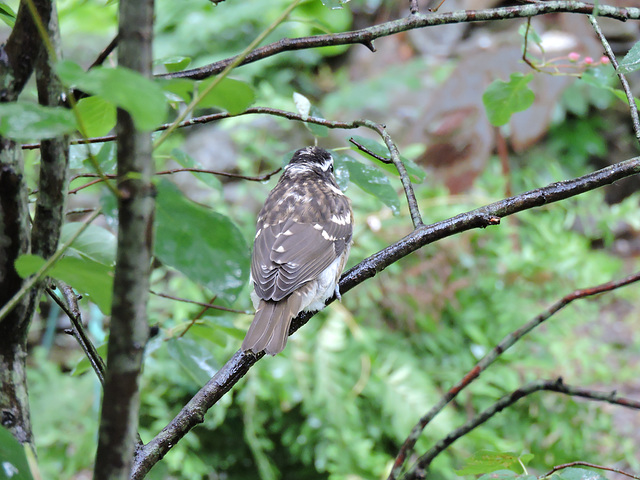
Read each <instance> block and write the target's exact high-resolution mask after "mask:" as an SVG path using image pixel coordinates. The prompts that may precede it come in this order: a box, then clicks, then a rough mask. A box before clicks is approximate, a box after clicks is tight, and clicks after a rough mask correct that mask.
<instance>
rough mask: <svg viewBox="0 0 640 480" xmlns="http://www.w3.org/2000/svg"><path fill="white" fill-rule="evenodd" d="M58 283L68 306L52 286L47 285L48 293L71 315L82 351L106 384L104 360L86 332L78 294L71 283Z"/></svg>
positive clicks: (72, 330) (101, 381)
mask: <svg viewBox="0 0 640 480" xmlns="http://www.w3.org/2000/svg"><path fill="white" fill-rule="evenodd" d="M56 284H57V286H58V288H59V290H60V291H61V292H62V293H63V295H64V297H65V299H66V300H67V303H68V305H69V306H67V305H66V304H65V303H64V302H63V301H62V300H61V299H60V298H59V297H58V295H56V293H55V292H54V291H53V289H51V287H46V288H45V290H46V292H47V294H48V295H49V296H50V297H51V298H52V299H53V301H54V302H56V303H57V304H58V306H59V307H60V308H61V309H62V311H63V312H64V313H65V314H66V315H67V317H69V320H71V325H72V326H73V328H72V329H71V332H70V333H71V334H72V335H73V336H74V337H75V339H76V340H77V341H78V344H79V345H80V348H82V351H83V352H84V354H85V355H86V356H87V359H88V360H89V363H90V364H91V368H93V371H94V372H96V376H97V377H98V380H100V383H101V384H102V385H104V371H105V364H104V360H102V357H100V354H98V351H97V350H96V347H94V345H93V343H91V340H90V339H89V336H88V335H87V332H85V330H84V326H83V325H82V317H81V314H80V309H79V308H78V296H77V295H76V294H75V292H74V291H73V289H72V288H71V287H70V286H69V285H67V284H65V283H63V282H60V281H57V282H56Z"/></svg>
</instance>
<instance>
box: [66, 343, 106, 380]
mask: <svg viewBox="0 0 640 480" xmlns="http://www.w3.org/2000/svg"><path fill="white" fill-rule="evenodd" d="M107 346H108V345H107V344H106V343H103V344H102V345H100V346H99V347H96V351H97V352H98V355H100V357H102V358H103V359H104V358H107ZM90 368H92V367H91V363H90V362H89V359H88V358H87V357H86V355H85V356H84V357H82V358H81V359H80V361H79V362H78V363H76V366H75V367H73V370H71V375H72V376H74V377H77V376H79V375H82V374H83V373H84V372H86V371H87V370H89V369H90Z"/></svg>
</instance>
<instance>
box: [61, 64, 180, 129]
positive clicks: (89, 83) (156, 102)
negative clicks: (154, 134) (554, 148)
mask: <svg viewBox="0 0 640 480" xmlns="http://www.w3.org/2000/svg"><path fill="white" fill-rule="evenodd" d="M56 71H57V73H58V75H59V76H60V79H61V80H62V81H63V82H64V83H66V84H67V85H69V86H75V87H77V88H79V89H81V90H83V91H85V92H88V93H91V94H93V95H100V96H101V97H102V98H103V99H105V100H107V101H109V102H111V103H113V104H114V105H115V106H116V107H120V108H122V109H124V110H126V111H127V112H129V114H130V115H131V116H132V117H133V122H134V124H135V126H136V128H138V129H140V130H142V131H151V130H153V129H154V128H155V127H157V126H158V125H160V124H161V123H162V122H163V121H164V119H165V118H166V116H167V99H166V98H165V96H164V92H163V91H162V88H160V86H159V85H158V84H157V83H156V82H154V81H153V80H150V79H148V78H146V77H144V76H142V75H141V74H139V73H138V72H134V71H133V70H130V69H128V68H124V67H116V68H105V67H96V68H93V69H91V70H89V71H88V72H85V71H84V70H83V69H82V68H81V67H80V66H79V65H77V64H75V63H73V62H70V61H62V62H60V63H58V65H57V66H56Z"/></svg>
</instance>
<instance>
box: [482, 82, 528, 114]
mask: <svg viewBox="0 0 640 480" xmlns="http://www.w3.org/2000/svg"><path fill="white" fill-rule="evenodd" d="M532 79H533V74H532V73H529V74H527V75H523V74H522V73H512V74H511V77H510V80H509V81H508V82H503V81H502V80H495V81H493V82H492V83H491V85H489V87H488V88H487V90H486V91H485V92H484V94H483V95H482V103H484V108H485V109H486V110H487V116H488V117H489V121H490V122H491V124H492V125H494V126H500V125H504V124H506V123H508V122H509V119H510V118H511V115H513V114H514V113H516V112H521V111H523V110H526V109H527V108H529V107H530V106H531V105H533V101H534V100H535V95H534V93H533V91H531V89H530V88H529V87H528V85H527V84H528V83H529V82H530V81H531V80H532Z"/></svg>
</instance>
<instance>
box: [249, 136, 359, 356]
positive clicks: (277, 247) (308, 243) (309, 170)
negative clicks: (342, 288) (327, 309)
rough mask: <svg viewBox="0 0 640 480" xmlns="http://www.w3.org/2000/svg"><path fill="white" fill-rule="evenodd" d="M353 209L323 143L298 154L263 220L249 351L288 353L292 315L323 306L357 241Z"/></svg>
mask: <svg viewBox="0 0 640 480" xmlns="http://www.w3.org/2000/svg"><path fill="white" fill-rule="evenodd" d="M352 233H353V211H352V210H351V202H350V201H349V199H348V198H347V197H346V196H345V195H344V194H343V193H342V192H341V191H340V188H338V185H337V183H336V180H335V178H334V176H333V157H332V156H331V154H330V153H329V152H327V151H326V150H324V149H322V148H319V147H306V148H303V149H301V150H298V151H297V152H295V153H294V154H293V157H292V158H291V161H290V162H289V164H288V165H287V166H286V167H285V168H284V173H283V174H282V176H281V177H280V180H279V181H278V184H277V185H276V186H275V188H274V189H273V190H272V191H271V193H269V196H268V197H267V200H266V201H265V204H264V206H263V207H262V210H260V214H259V215H258V222H257V225H256V237H255V240H254V243H253V256H252V259H251V281H252V282H253V292H252V293H251V299H252V301H253V306H254V307H255V309H256V315H255V317H254V319H253V322H252V323H251V326H250V327H249V331H248V332H247V335H246V337H245V339H244V342H242V350H243V351H247V350H251V351H252V352H254V353H258V352H261V351H262V350H264V351H265V353H268V354H269V355H275V354H277V353H279V352H281V351H282V350H283V349H284V347H285V345H286V343H287V336H288V335H289V327H290V325H291V320H292V319H293V318H294V317H296V316H297V315H298V313H300V312H301V311H303V310H304V311H317V310H321V309H322V308H324V302H325V301H326V300H327V299H328V298H329V297H331V296H332V295H333V294H334V292H335V293H336V295H337V296H338V298H339V297H340V293H339V291H338V279H339V278H340V274H341V273H342V270H343V269H344V265H345V263H346V261H347V257H348V256H349V250H350V248H351V237H352Z"/></svg>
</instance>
